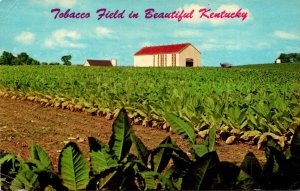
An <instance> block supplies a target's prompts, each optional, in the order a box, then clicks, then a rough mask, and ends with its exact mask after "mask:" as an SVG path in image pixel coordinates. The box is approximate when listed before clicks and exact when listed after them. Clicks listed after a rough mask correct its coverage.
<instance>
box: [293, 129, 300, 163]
mask: <svg viewBox="0 0 300 191" xmlns="http://www.w3.org/2000/svg"><path fill="white" fill-rule="evenodd" d="M291 154H292V156H293V157H296V158H299V159H300V126H299V127H297V128H296V130H295V133H294V136H293V139H292V142H291Z"/></svg>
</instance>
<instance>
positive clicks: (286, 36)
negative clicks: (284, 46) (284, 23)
mask: <svg viewBox="0 0 300 191" xmlns="http://www.w3.org/2000/svg"><path fill="white" fill-rule="evenodd" d="M274 35H275V36H276V37H279V38H282V39H286V40H299V41H300V34H294V33H289V32H285V31H275V32H274Z"/></svg>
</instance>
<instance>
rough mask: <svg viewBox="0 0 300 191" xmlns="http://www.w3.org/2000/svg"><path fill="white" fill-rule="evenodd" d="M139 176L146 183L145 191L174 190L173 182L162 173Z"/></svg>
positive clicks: (147, 173) (150, 172)
mask: <svg viewBox="0 0 300 191" xmlns="http://www.w3.org/2000/svg"><path fill="white" fill-rule="evenodd" d="M139 175H140V176H141V177H142V179H143V182H144V190H159V189H163V190H174V186H173V184H172V182H171V181H170V180H169V179H168V178H166V177H165V176H163V175H162V174H160V173H157V172H152V171H146V172H141V173H139Z"/></svg>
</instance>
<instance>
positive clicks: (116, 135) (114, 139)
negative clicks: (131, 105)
mask: <svg viewBox="0 0 300 191" xmlns="http://www.w3.org/2000/svg"><path fill="white" fill-rule="evenodd" d="M131 133H132V128H131V126H130V124H129V121H128V117H127V113H126V111H125V109H121V110H120V112H119V115H118V117H117V118H116V120H115V121H114V123H113V133H112V135H111V137H110V141H109V148H110V150H112V151H113V152H114V154H115V155H116V156H117V157H118V160H119V161H121V160H122V159H123V158H124V157H125V156H126V155H128V154H129V151H130V147H131V145H132V141H131Z"/></svg>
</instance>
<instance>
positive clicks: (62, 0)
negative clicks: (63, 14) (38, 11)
mask: <svg viewBox="0 0 300 191" xmlns="http://www.w3.org/2000/svg"><path fill="white" fill-rule="evenodd" d="M32 1H33V2H35V3H39V4H43V5H58V6H61V7H64V8H71V7H74V6H75V4H76V3H77V0H32Z"/></svg>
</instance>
